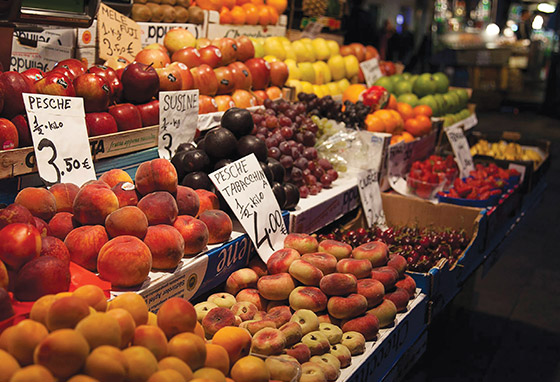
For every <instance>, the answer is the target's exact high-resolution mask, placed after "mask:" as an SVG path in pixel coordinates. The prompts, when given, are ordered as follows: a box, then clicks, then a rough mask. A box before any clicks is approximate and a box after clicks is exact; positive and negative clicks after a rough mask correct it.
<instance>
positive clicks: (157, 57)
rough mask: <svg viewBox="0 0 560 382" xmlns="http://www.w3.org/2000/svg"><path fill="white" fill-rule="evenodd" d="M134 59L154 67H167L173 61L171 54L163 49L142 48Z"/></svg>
mask: <svg viewBox="0 0 560 382" xmlns="http://www.w3.org/2000/svg"><path fill="white" fill-rule="evenodd" d="M134 61H136V62H141V63H143V64H146V65H152V66H153V67H154V68H165V67H166V66H167V65H169V64H170V63H171V60H170V59H169V55H168V54H167V53H166V52H164V51H163V50H161V49H142V50H141V51H140V52H138V53H137V54H136V57H134Z"/></svg>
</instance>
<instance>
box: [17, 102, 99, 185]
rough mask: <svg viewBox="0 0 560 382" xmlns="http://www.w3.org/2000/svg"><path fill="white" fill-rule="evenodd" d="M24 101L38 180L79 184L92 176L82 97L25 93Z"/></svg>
mask: <svg viewBox="0 0 560 382" xmlns="http://www.w3.org/2000/svg"><path fill="white" fill-rule="evenodd" d="M23 101H24V103H25V110H26V111H27V119H28V120H29V129H30V130H31V138H32V139H33V148H34V150H35V158H36V161H37V169H38V170H39V176H40V177H41V180H42V181H43V182H44V183H45V184H46V185H47V186H52V185H53V184H55V183H61V182H64V183H74V184H76V185H77V186H81V185H82V184H84V183H85V182H87V181H89V180H92V179H95V169H94V168H93V160H92V159H91V149H90V146H89V139H88V134H87V128H86V115H85V112H84V100H83V98H81V97H60V96H51V95H45V94H27V93H24V94H23Z"/></svg>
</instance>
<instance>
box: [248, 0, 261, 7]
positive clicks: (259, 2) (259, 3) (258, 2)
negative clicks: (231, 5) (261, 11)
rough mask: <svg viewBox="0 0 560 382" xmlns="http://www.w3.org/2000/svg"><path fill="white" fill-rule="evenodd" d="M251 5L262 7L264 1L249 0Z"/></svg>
mask: <svg viewBox="0 0 560 382" xmlns="http://www.w3.org/2000/svg"><path fill="white" fill-rule="evenodd" d="M251 3H253V4H254V5H257V6H259V5H264V0H251Z"/></svg>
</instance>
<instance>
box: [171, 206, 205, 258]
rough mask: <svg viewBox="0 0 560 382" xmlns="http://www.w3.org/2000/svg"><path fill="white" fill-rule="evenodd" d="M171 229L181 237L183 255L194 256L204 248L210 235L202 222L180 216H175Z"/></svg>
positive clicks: (190, 217)
mask: <svg viewBox="0 0 560 382" xmlns="http://www.w3.org/2000/svg"><path fill="white" fill-rule="evenodd" d="M173 227H175V229H177V230H178V231H179V233H180V234H181V235H182V236H183V240H184V242H185V251H184V254H185V255H187V256H190V255H196V254H197V253H199V252H201V251H203V250H204V249H205V248H206V245H207V244H208V239H209V235H210V233H209V232H208V227H207V226H206V224H204V223H203V222H202V221H200V220H198V219H196V218H193V217H192V216H187V215H181V216H177V219H176V220H175V222H174V223H173Z"/></svg>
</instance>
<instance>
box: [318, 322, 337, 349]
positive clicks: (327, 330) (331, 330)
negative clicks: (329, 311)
mask: <svg viewBox="0 0 560 382" xmlns="http://www.w3.org/2000/svg"><path fill="white" fill-rule="evenodd" d="M319 331H320V332H321V333H323V334H324V335H325V336H326V337H327V339H328V340H329V343H330V344H331V345H334V344H337V343H339V342H340V340H341V339H342V330H341V329H340V328H339V327H338V326H336V325H333V324H327V323H321V324H319Z"/></svg>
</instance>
